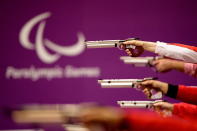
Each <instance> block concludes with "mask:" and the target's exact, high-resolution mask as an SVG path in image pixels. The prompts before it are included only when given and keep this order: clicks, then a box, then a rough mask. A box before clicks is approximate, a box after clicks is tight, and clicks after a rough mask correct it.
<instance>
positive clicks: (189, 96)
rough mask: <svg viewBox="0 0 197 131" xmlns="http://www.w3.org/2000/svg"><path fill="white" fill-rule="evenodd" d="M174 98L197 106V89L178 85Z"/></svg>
mask: <svg viewBox="0 0 197 131" xmlns="http://www.w3.org/2000/svg"><path fill="white" fill-rule="evenodd" d="M176 98H177V99H179V100H182V101H184V102H188V103H192V104H197V87H194V86H184V85H179V88H178V93H177V97H176Z"/></svg>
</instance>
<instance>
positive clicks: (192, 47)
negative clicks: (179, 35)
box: [169, 43, 197, 52]
mask: <svg viewBox="0 0 197 131" xmlns="http://www.w3.org/2000/svg"><path fill="white" fill-rule="evenodd" d="M169 44H171V45H176V46H181V47H185V48H188V49H190V50H193V51H196V52H197V47H195V46H190V45H184V44H178V43H169Z"/></svg>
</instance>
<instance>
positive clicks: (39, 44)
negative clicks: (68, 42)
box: [19, 12, 85, 64]
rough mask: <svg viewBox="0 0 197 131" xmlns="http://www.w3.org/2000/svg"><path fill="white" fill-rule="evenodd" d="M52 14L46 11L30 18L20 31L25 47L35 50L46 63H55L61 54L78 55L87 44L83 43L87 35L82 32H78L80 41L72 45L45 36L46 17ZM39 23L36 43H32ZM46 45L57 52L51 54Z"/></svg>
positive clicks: (22, 43) (21, 40) (20, 39)
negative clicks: (31, 38) (34, 30)
mask: <svg viewBox="0 0 197 131" xmlns="http://www.w3.org/2000/svg"><path fill="white" fill-rule="evenodd" d="M50 16H51V13H50V12H45V13H42V14H40V15H37V16H35V17H33V18H32V19H30V20H29V21H28V22H27V23H26V24H25V25H24V26H23V27H22V29H21V31H20V34H19V41H20V43H21V45H22V46H23V47H24V48H25V49H29V50H35V52H36V54H37V56H38V58H39V59H40V60H41V61H42V62H44V63H46V64H51V63H54V62H55V61H57V60H58V59H59V58H60V57H61V55H64V56H77V55H79V54H81V53H82V52H83V51H84V49H85V45H84V44H83V42H84V40H85V36H84V35H83V33H81V32H78V34H77V37H78V41H77V42H76V43H75V44H73V45H72V46H60V45H58V44H56V43H54V42H52V41H51V40H49V39H47V38H43V33H44V29H45V25H46V19H47V18H49V17H50ZM37 24H39V25H38V29H37V31H36V35H35V43H32V42H31V41H30V39H29V37H30V33H31V31H32V29H33V28H34V27H35V25H37ZM46 47H47V48H48V49H50V50H51V51H53V52H55V53H54V54H51V53H50V52H48V51H47V49H46Z"/></svg>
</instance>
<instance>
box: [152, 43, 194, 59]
mask: <svg viewBox="0 0 197 131" xmlns="http://www.w3.org/2000/svg"><path fill="white" fill-rule="evenodd" d="M155 53H157V54H159V55H161V56H166V57H169V58H173V59H177V60H182V61H185V62H190V63H197V52H195V51H193V50H190V49H188V48H184V47H180V46H176V45H170V44H167V43H163V42H159V41H157V45H156V48H155Z"/></svg>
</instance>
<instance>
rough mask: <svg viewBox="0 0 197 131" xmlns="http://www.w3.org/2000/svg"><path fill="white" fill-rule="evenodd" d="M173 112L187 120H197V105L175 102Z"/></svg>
mask: <svg viewBox="0 0 197 131" xmlns="http://www.w3.org/2000/svg"><path fill="white" fill-rule="evenodd" d="M173 114H174V115H176V116H178V117H180V118H183V119H186V120H196V118H197V106H196V105H192V104H187V103H177V104H174V110H173Z"/></svg>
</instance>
